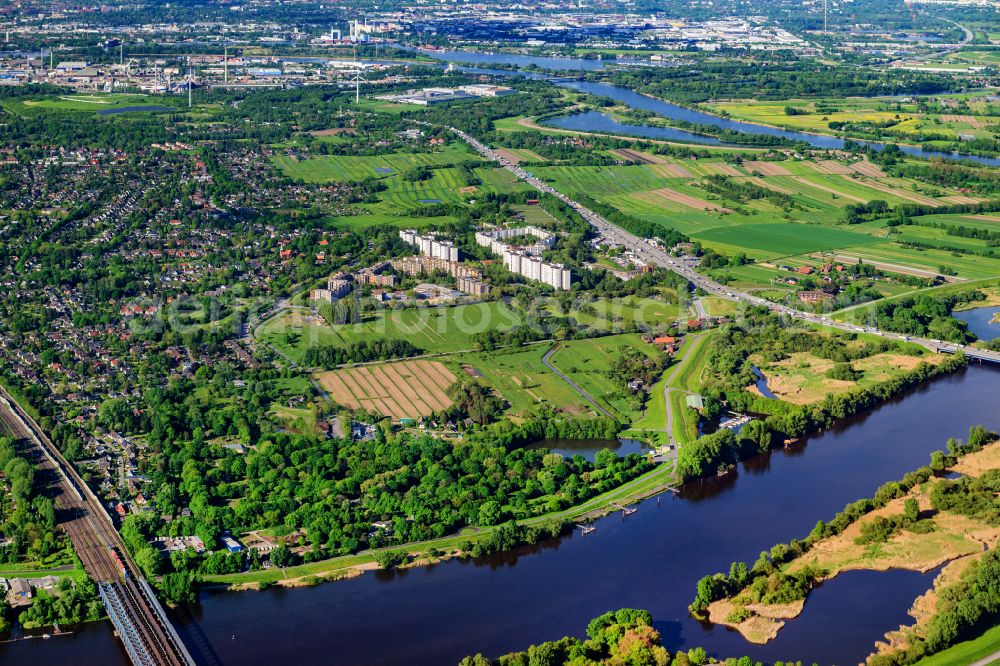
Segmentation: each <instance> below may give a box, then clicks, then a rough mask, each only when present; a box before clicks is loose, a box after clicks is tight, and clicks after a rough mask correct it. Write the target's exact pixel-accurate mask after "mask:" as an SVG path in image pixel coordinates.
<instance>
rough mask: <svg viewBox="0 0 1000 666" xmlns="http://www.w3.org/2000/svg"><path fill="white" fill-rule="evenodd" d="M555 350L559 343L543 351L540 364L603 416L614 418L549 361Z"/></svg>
mask: <svg viewBox="0 0 1000 666" xmlns="http://www.w3.org/2000/svg"><path fill="white" fill-rule="evenodd" d="M557 351H559V345H558V344H555V345H553V346H552V349H550V350H548V351H547V352H545V354H544V355H543V356H542V364H543V365H544V366H545V367H546V368H548V369H549V370H551V371H552V372H553V373H555V374H556V376H557V377H559V379H561V380H563V381H564V382H566V383H567V384H569V386H570V388H572V389H573V390H574V391H576V392H577V393H579V394H580V396H581V397H582V398H583V399H584V400H586V401H587V402H589V403H590V404H591V405H592V406H593V407H594V409H596V410H597V411H598V412H600V413H601V414H603V415H604V416H607V417H608V418H609V419H613V418H615V417H614V416H612V415H611V412H609V411H608V410H606V409H604V408H603V407H601V406H600V405H599V404H597V401H596V400H594V399H593V398H592V397H590V394H589V393H587V392H586V391H584V390H583V389H582V388H580V386H579V385H578V384H577V383H576V382H574V381H573V380H572V379H570V378H569V377H567V376H566V375H564V374H563V373H562V371H561V370H559V368H557V367H556V366H554V365H552V363H551V362H550V361H549V359H551V358H552V355H553V354H555V353H556V352H557Z"/></svg>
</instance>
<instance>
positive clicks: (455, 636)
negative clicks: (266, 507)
mask: <svg viewBox="0 0 1000 666" xmlns="http://www.w3.org/2000/svg"><path fill="white" fill-rule="evenodd" d="M997 382H1000V370H998V369H997V368H994V367H991V366H972V367H969V368H967V369H965V370H960V371H959V372H958V373H956V374H954V375H949V376H946V377H940V378H937V379H934V380H932V381H930V382H927V383H925V384H923V385H921V386H919V387H916V388H914V389H911V390H909V391H907V392H906V393H905V394H904V395H902V396H899V397H897V398H895V399H892V400H890V401H888V402H886V403H884V404H882V405H880V406H878V407H876V408H874V409H872V410H869V411H868V412H866V413H864V414H862V415H860V416H858V417H855V418H852V419H848V420H846V421H844V422H842V423H840V424H838V425H837V426H835V427H833V428H830V429H827V430H825V431H824V432H822V433H818V434H814V435H811V436H809V437H807V438H804V439H803V441H802V442H801V443H799V444H797V445H795V446H793V447H789V448H788V449H778V450H776V451H772V452H770V453H767V454H762V455H760V456H757V457H755V458H753V459H750V460H747V461H744V462H743V463H741V464H740V466H739V468H738V470H737V472H736V473H733V474H730V475H728V476H727V477H725V478H719V479H717V478H711V479H704V480H701V481H697V482H694V483H690V484H687V485H685V486H684V487H683V488H682V489H681V494H680V495H673V494H670V495H664V496H663V497H662V501H660V502H658V501H657V500H652V499H651V500H646V501H645V502H642V503H640V504H638V505H637V508H638V511H637V512H636V513H635V514H634V515H632V516H629V517H628V518H625V519H623V518H621V517H620V516H618V515H611V516H607V517H605V518H602V519H600V520H598V521H596V523H595V524H596V525H597V527H598V529H597V531H596V532H594V533H592V534H588V535H586V536H583V535H582V534H580V533H579V531H576V532H575V533H573V534H570V535H567V536H565V537H561V538H558V539H550V540H546V541H543V542H541V543H539V544H537V545H535V546H530V547H521V548H517V549H515V550H514V551H511V552H508V553H504V554H500V555H494V556H489V557H484V558H476V559H454V560H451V561H448V562H442V563H438V564H432V565H429V566H421V567H417V568H413V569H407V570H403V571H376V572H370V573H369V574H367V575H363V576H357V577H354V578H351V579H348V580H344V581H341V582H339V583H337V584H336V585H317V586H310V587H301V588H296V589H290V588H283V587H277V586H275V587H272V588H270V589H267V590H265V591H262V592H258V593H256V594H233V593H231V592H227V591H225V590H224V589H221V588H218V587H206V588H204V589H203V590H202V591H201V593H200V604H199V605H198V606H196V607H192V608H190V609H179V612H177V613H175V614H174V615H175V621H176V624H177V626H178V630H179V631H180V633H181V634H182V637H183V638H184V640H185V643H187V644H188V645H189V646H192V647H193V651H194V652H195V653H196V654H195V657H196V659H198V661H199V663H209V664H221V663H232V664H268V663H273V662H274V661H275V660H281V659H287V657H288V650H289V646H294V650H295V654H296V658H297V659H299V660H302V661H307V662H312V661H315V662H324V661H329V658H330V654H331V650H332V649H335V650H336V655H337V658H336V661H337V662H338V664H345V665H354V664H357V665H358V666H361V665H364V666H380V665H386V666H388V665H395V664H399V663H407V664H415V665H418V666H421V665H424V664H426V665H428V666H431V665H433V666H440V664H449V663H451V664H454V663H457V662H458V661H459V660H460V659H461V658H462V657H464V656H466V655H469V654H474V653H475V652H483V653H485V654H489V655H500V654H504V653H507V652H510V651H512V650H517V649H523V647H524V646H525V645H527V644H529V643H536V644H537V643H540V642H543V641H546V640H552V639H553V638H555V637H559V636H563V635H566V634H571V635H576V634H577V633H578V632H579V631H580V627H582V626H585V625H586V623H587V622H588V621H589V620H590V619H591V618H594V617H597V616H598V615H600V614H601V613H604V612H605V611H607V610H608V609H609V608H620V607H626V606H627V607H633V608H645V609H648V610H649V611H650V612H651V613H652V614H653V616H654V618H660V619H659V620H658V621H657V625H656V626H657V629H658V630H660V631H661V633H662V634H663V637H664V644H665V645H666V646H667V648H668V649H669V650H670V651H676V650H677V649H686V647H684V646H691V645H703V646H704V647H705V648H706V649H707V650H708V651H709V652H710V653H711V654H714V655H719V656H732V655H744V654H746V655H748V656H750V657H751V658H752V659H754V660H761V661H765V662H770V661H775V660H788V659H802V660H803V661H805V660H807V659H808V660H809V661H818V662H821V663H858V662H859V661H862V660H863V659H864V658H865V656H866V655H867V654H868V653H869V652H870V651H871V646H872V645H873V644H874V642H875V641H876V640H880V639H881V638H882V636H883V634H884V633H885V632H886V631H888V630H890V629H894V628H896V627H899V626H900V624H902V623H905V622H906V621H907V611H908V609H909V608H910V606H911V605H912V602H913V599H914V598H915V597H916V596H918V595H920V594H922V593H924V592H926V591H927V588H928V587H929V585H930V580H929V579H928V578H925V577H922V576H920V575H919V574H912V573H911V572H888V573H872V572H865V571H857V572H849V573H848V574H845V575H844V576H841V577H839V578H838V580H836V581H832V582H831V584H830V585H828V586H824V587H823V588H821V589H818V590H817V591H816V598H815V599H811V600H810V603H809V605H808V606H807V608H806V610H805V611H804V612H803V613H802V615H801V616H800V617H799V618H797V619H795V620H793V621H790V622H788V624H787V626H786V627H785V628H784V629H783V630H782V632H781V635H780V636H779V637H778V638H777V639H776V640H774V641H771V642H769V643H768V644H766V645H752V644H748V643H747V642H746V641H745V640H744V639H743V638H742V637H741V636H740V635H739V634H737V633H735V632H732V631H729V630H725V629H723V628H721V627H714V628H713V627H711V626H707V625H703V624H701V623H699V622H698V621H697V620H695V619H693V618H691V617H690V616H689V615H688V612H687V604H688V603H689V602H690V600H691V590H693V589H694V586H695V584H696V582H697V580H698V579H699V578H700V577H701V576H703V575H705V574H708V573H712V572H715V571H721V570H726V569H728V567H729V563H730V562H731V561H733V560H734V559H735V560H742V561H753V559H755V558H756V557H757V555H758V554H759V553H760V552H761V550H763V549H766V548H770V546H771V545H773V544H774V543H778V542H782V541H787V540H788V539H789V538H791V537H795V536H801V535H802V534H807V533H808V532H809V531H810V530H811V529H812V528H813V526H814V525H815V522H816V516H818V515H832V514H834V513H836V512H837V511H839V510H840V509H841V508H843V506H844V505H845V504H846V503H847V502H850V501H853V500H854V499H856V498H858V497H863V496H868V495H870V494H871V493H873V492H874V490H875V489H876V488H877V487H878V486H879V485H880V484H881V483H883V482H884V481H886V480H887V479H894V478H900V477H901V476H902V475H903V474H905V473H906V472H907V471H908V470H911V469H914V468H916V467H919V466H920V465H922V464H925V463H926V461H927V457H928V455H929V454H930V452H931V451H933V450H935V449H938V448H940V447H941V445H942V442H944V441H945V440H946V439H947V438H948V437H951V436H958V437H960V436H964V433H965V431H966V430H967V428H968V424H970V423H976V422H981V423H984V424H985V425H987V426H988V427H990V428H992V429H994V430H996V429H998V428H1000V409H997V407H998V406H1000V405H998V404H997V397H996V391H995V389H996V386H997ZM595 572H600V575H595ZM897 574H900V575H897ZM903 574H905V575H903ZM873 576H878V577H879V581H881V582H880V586H881V589H882V590H883V593H882V594H880V595H879V596H878V597H877V598H871V596H870V595H869V594H868V590H869V589H870V585H871V583H872V580H873V578H872V577H873ZM582 581H585V583H586V584H582ZM542 600H544V603H541V601H542ZM845 609H850V610H845ZM317 617H322V618H323V621H322V622H317V621H316V618H317ZM92 626H93V630H92V631H90V630H88V631H86V632H84V633H83V634H75V635H74V636H72V637H68V638H66V639H60V640H49V641H25V642H23V643H22V644H21V645H20V646H14V647H12V648H7V647H4V648H0V654H2V655H3V658H4V660H5V663H7V664H11V665H12V666H22V665H24V666H35V665H36V664H38V663H62V664H64V665H65V666H76V665H77V664H79V665H81V666H82V665H84V664H92V663H95V658H94V655H97V654H100V655H101V658H100V660H99V661H100V662H101V663H105V664H114V665H117V664H123V665H124V664H126V663H127V659H126V658H125V655H124V653H123V652H122V650H121V649H120V647H118V645H117V644H116V643H115V640H114V637H113V634H112V633H111V631H110V625H109V624H106V623H105V624H100V625H92ZM387 627H391V628H392V630H391V631H387V630H386V628H387ZM444 627H447V628H448V629H447V630H444V629H443V628H444ZM274 636H281V640H274V638H273V637H274ZM70 641H72V645H70V643H69V642H70ZM63 646H66V647H63ZM119 655H120V656H119Z"/></svg>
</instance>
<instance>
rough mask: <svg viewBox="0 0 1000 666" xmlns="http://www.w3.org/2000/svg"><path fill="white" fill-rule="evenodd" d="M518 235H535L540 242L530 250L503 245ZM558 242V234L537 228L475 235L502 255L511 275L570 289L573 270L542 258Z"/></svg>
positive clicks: (506, 229) (484, 232) (485, 245)
mask: <svg viewBox="0 0 1000 666" xmlns="http://www.w3.org/2000/svg"><path fill="white" fill-rule="evenodd" d="M519 236H534V237H535V238H537V239H538V241H537V242H536V243H534V244H532V245H529V246H527V247H511V246H509V245H507V244H506V243H504V242H503V241H505V240H509V239H511V238H517V237H519ZM555 242H556V237H555V235H553V234H551V233H549V232H548V231H545V230H544V229H539V228H538V227H508V228H505V229H494V230H493V231H479V232H476V243H477V244H478V245H480V246H482V247H488V248H490V251H491V252H492V253H493V254H497V255H500V256H501V257H502V258H503V264H504V266H506V267H507V270H509V271H510V272H511V273H517V274H518V275H523V276H524V277H526V278H528V279H529V280H535V281H537V282H543V283H545V284H547V285H549V286H550V287H552V288H554V289H569V288H570V284H572V282H573V274H572V273H571V272H570V270H569V269H568V268H566V267H565V266H563V265H562V264H553V263H550V262H548V261H542V259H541V258H540V257H541V254H542V253H543V252H544V251H545V250H546V249H548V248H550V247H552V246H553V245H554V244H555Z"/></svg>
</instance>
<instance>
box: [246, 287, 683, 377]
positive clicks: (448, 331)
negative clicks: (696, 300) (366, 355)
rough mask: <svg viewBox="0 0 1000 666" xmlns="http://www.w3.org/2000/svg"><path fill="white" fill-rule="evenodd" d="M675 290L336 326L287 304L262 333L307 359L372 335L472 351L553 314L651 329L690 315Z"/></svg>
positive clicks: (599, 325) (403, 315) (381, 315)
mask: <svg viewBox="0 0 1000 666" xmlns="http://www.w3.org/2000/svg"><path fill="white" fill-rule="evenodd" d="M673 298H675V295H674V294H672V293H670V292H669V291H668V290H663V294H662V296H661V297H659V298H640V297H637V296H629V297H625V298H621V299H594V300H586V299H581V300H579V301H577V302H575V304H574V306H573V308H572V309H571V311H570V312H568V313H562V312H561V311H560V310H559V307H558V301H556V300H555V299H550V300H545V301H541V302H539V303H535V304H533V305H532V309H531V310H530V311H523V310H518V309H516V308H515V307H514V306H513V305H508V304H506V303H504V302H502V301H488V302H482V303H468V304H461V305H452V306H441V307H408V308H401V309H396V310H388V309H387V310H383V311H380V312H378V313H374V314H370V315H368V316H367V318H366V319H365V320H364V321H362V322H357V323H345V324H339V325H336V326H331V325H330V324H328V323H327V322H326V321H324V320H323V319H322V318H321V317H319V316H318V315H311V314H310V313H309V312H308V311H307V310H305V309H303V308H297V309H293V310H286V311H285V312H283V313H281V314H279V315H277V316H275V317H273V318H272V319H270V320H268V321H267V322H265V323H264V324H263V325H262V326H261V327H260V328H259V329H258V331H257V336H258V338H259V339H260V340H262V341H263V342H265V343H268V344H271V345H274V346H275V347H276V348H277V349H278V350H279V351H280V352H281V353H282V354H284V355H285V356H287V357H288V358H290V359H291V360H293V361H295V362H296V363H300V362H302V359H303V357H304V354H305V351H306V349H308V348H309V347H311V346H322V345H332V346H335V347H346V346H347V345H349V344H352V343H355V342H361V341H365V340H371V339H373V338H380V339H391V340H407V341H409V342H411V343H413V344H414V345H416V346H417V347H419V348H420V349H421V350H423V352H424V353H430V354H440V353H453V352H458V351H468V350H472V349H473V348H474V347H475V341H474V338H475V336H476V335H478V334H480V333H484V332H486V331H504V330H507V329H510V328H513V327H514V326H518V325H520V324H521V323H522V322H525V321H527V322H529V323H530V322H532V321H537V320H541V319H544V318H548V317H554V316H559V317H562V316H566V317H569V318H571V319H573V320H574V321H575V322H576V324H577V325H578V326H580V327H581V328H582V329H584V330H591V331H599V332H602V333H604V332H612V331H615V330H620V328H621V327H622V326H624V325H626V324H629V323H631V322H635V323H637V324H639V325H641V327H643V328H645V329H649V330H660V329H662V328H664V327H665V326H667V325H669V324H670V323H673V322H675V321H677V320H678V319H683V318H686V316H687V312H686V310H685V311H683V312H682V311H681V310H680V309H679V308H678V306H677V305H676V304H675V303H674V301H673Z"/></svg>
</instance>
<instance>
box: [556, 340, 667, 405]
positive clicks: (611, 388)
mask: <svg viewBox="0 0 1000 666" xmlns="http://www.w3.org/2000/svg"><path fill="white" fill-rule="evenodd" d="M623 347H629V348H631V349H634V350H638V351H640V352H642V353H643V354H645V355H646V357H648V358H650V359H653V358H656V357H657V356H658V355H659V352H658V351H657V349H656V348H655V347H653V346H652V345H651V344H649V343H647V342H645V341H644V340H643V339H642V337H641V336H639V335H637V334H627V335H614V336H609V337H604V338H591V339H588V340H571V341H568V342H562V343H560V344H559V348H558V349H557V350H556V352H555V353H554V354H553V355H552V356H551V357H550V358H549V362H550V363H552V365H554V366H555V367H556V368H558V369H559V371H560V372H562V373H563V374H565V375H566V376H567V377H569V378H570V379H571V380H572V381H573V382H574V383H576V384H577V385H578V386H579V387H580V388H582V389H583V390H584V391H586V392H587V394H588V395H589V396H590V397H592V398H594V400H596V401H597V403H598V404H599V405H601V406H602V407H604V408H605V409H607V410H608V411H609V412H611V414H613V415H614V416H615V417H616V418H618V420H619V421H622V422H624V423H630V422H632V421H633V420H635V419H637V418H639V417H640V416H641V414H642V412H641V410H637V409H635V407H634V405H633V404H631V403H630V401H629V400H627V399H625V398H624V397H623V396H622V395H621V390H622V387H620V386H618V385H616V383H615V382H614V380H613V379H612V378H611V377H610V376H608V372H609V370H610V369H611V366H612V363H613V362H614V360H615V359H617V358H619V357H620V356H621V354H622V348H623ZM652 399H655V396H654V397H653V398H652Z"/></svg>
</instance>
